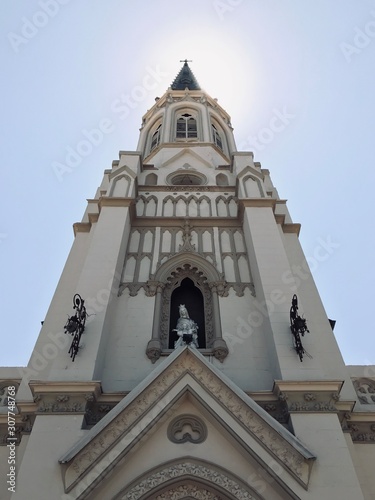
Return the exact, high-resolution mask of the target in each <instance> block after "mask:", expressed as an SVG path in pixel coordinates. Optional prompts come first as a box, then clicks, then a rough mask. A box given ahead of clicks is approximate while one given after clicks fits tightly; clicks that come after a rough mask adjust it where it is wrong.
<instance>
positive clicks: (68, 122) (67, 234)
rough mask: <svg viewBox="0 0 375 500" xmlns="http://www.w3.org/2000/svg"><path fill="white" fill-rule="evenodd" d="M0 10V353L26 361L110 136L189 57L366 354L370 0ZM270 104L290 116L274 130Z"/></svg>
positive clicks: (54, 4)
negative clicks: (73, 162) (284, 203)
mask: <svg viewBox="0 0 375 500" xmlns="http://www.w3.org/2000/svg"><path fill="white" fill-rule="evenodd" d="M42 5H43V6H44V10H43V7H42ZM0 9H1V16H0V40H1V42H0V60H1V69H2V71H1V75H2V77H1V81H2V85H1V89H2V113H1V118H0V119H1V124H2V127H1V131H2V133H1V149H0V159H1V186H2V197H1V214H2V217H1V221H0V255H1V264H0V265H1V298H0V303H1V317H2V323H3V324H2V336H3V338H5V341H3V343H2V346H3V348H2V349H1V355H0V365H24V364H26V363H27V361H28V359H29V356H30V354H31V351H32V348H33V346H34V343H35V340H36V338H37V336H38V333H39V330H40V321H41V320H43V319H44V316H45V314H46V311H47V308H48V306H49V303H50V300H51V298H52V295H53V293H54V290H55V287H56V285H57V282H58V279H59V277H60V274H61V271H62V268H63V265H64V263H65V260H66V258H67V255H68V252H69V249H70V246H71V244H72V241H73V231H72V224H73V223H74V222H76V221H79V220H80V219H81V217H82V214H83V211H84V209H85V206H86V198H91V197H92V196H93V195H94V194H95V191H96V188H97V186H98V185H99V183H100V181H101V178H102V173H103V170H104V169H105V168H110V166H111V163H112V160H114V159H117V158H118V151H119V150H135V149H136V146H137V140H138V129H139V126H140V123H141V117H142V115H143V114H144V113H145V112H146V110H147V109H149V108H150V107H151V106H152V104H153V102H154V98H155V97H156V96H160V95H162V94H163V93H164V92H165V90H166V89H167V88H168V86H169V85H170V83H171V82H172V81H173V79H174V77H175V75H176V74H177V72H178V71H179V69H180V67H181V65H182V64H181V63H180V62H179V60H180V59H185V58H188V59H192V60H193V62H192V63H190V66H191V68H192V70H193V72H194V74H195V76H196V77H197V79H198V81H199V83H200V85H201V87H203V88H204V89H205V90H206V91H207V92H208V93H209V94H210V95H211V96H212V97H217V98H218V99H219V103H220V104H221V105H222V106H223V107H224V108H225V109H226V110H227V111H228V113H229V114H230V115H231V116H232V123H233V126H234V132H235V137H236V140H237V145H238V147H239V149H243V150H252V151H254V155H255V160H256V161H260V162H261V163H262V167H263V168H267V169H269V170H270V171H271V176H272V179H273V182H274V184H275V185H276V187H277V189H278V192H279V195H280V196H281V197H282V198H286V199H288V207H289V210H290V212H291V215H292V217H293V220H294V221H295V222H300V223H301V224H302V231H301V236H300V240H301V242H302V245H303V248H304V250H305V253H306V255H307V256H308V257H309V258H310V262H311V263H312V266H313V268H314V269H313V270H314V277H315V280H316V283H317V285H318V288H319V291H320V293H321V297H322V300H323V304H324V306H325V308H326V311H327V314H328V316H329V317H330V318H333V319H336V320H337V324H336V328H335V335H336V338H337V340H338V343H339V345H340V347H341V350H342V353H343V356H344V359H345V361H346V363H347V364H375V352H374V351H375V349H374V344H375V340H374V339H375V334H374V330H375V327H374V325H373V324H372V321H371V319H372V312H373V298H372V293H373V288H374V284H375V273H374V266H373V255H374V250H373V246H374V230H373V216H374V203H373V200H372V190H373V185H374V180H375V174H374V159H373V156H374V153H373V147H374V143H375V137H374V130H375V126H374V125H375V123H374V122H375V112H374V108H375V106H374V104H375V92H374V88H375V70H374V62H375V1H374V0H331V1H327V0H304V1H303V2H302V1H301V0H243V1H241V0H222V1H219V0H218V1H214V0H191V1H190V2H172V1H170V0H160V1H154V2H151V1H146V0H138V1H137V2H135V1H127V0H105V1H104V0H80V1H79V2H76V1H73V0H71V1H67V0H59V1H58V0H37V1H35V0H19V1H17V2H6V3H5V2H3V3H2V6H1V7H0ZM148 75H150V76H148ZM146 82H147V85H146V86H147V87H148V89H146V90H142V88H143V89H144V88H145V84H146ZM151 87H152V89H151ZM122 94H124V96H122ZM127 95H130V96H131V99H130V101H129V102H130V104H129V105H122V108H121V112H120V111H119V101H121V99H125V100H126V99H127V97H126V96H127ZM280 114H282V115H283V117H284V122H285V123H284V125H285V126H284V127H281V126H278V128H277V130H276V129H275V130H274V131H273V132H272V133H271V134H270V132H269V129H270V127H271V128H272V126H273V125H272V124H274V123H275V119H274V117H275V116H278V115H280ZM103 120H107V123H110V132H109V133H107V134H105V135H104V136H103V140H102V141H100V143H99V144H97V145H96V146H94V147H93V148H92V152H91V153H90V154H88V155H87V156H86V157H84V158H82V161H81V162H80V163H79V164H78V165H77V166H76V167H75V168H74V169H72V171H71V172H66V173H64V174H62V175H60V177H58V176H57V175H56V172H55V171H54V168H53V165H56V163H55V162H60V163H65V157H66V155H67V151H68V149H69V148H76V147H77V145H78V144H79V142H80V141H82V139H84V138H85V131H89V130H92V129H93V128H97V127H98V126H99V124H100V123H101V122H102V121H103ZM278 124H280V121H278ZM265 129H268V131H267V130H266V131H265ZM322 241H323V242H325V243H323V244H322ZM327 242H331V243H333V244H331V247H330V250H329V252H328V254H327V252H326V253H324V252H323V251H322V250H321V248H322V245H323V247H324V245H326V244H327ZM70 312H71V311H66V313H67V314H69V313H70ZM364 319H366V321H364ZM307 320H308V318H307ZM62 326H63V325H62Z"/></svg>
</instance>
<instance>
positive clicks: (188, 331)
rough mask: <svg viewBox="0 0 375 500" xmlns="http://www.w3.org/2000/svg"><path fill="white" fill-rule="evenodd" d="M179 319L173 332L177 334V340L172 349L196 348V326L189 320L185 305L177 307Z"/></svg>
mask: <svg viewBox="0 0 375 500" xmlns="http://www.w3.org/2000/svg"><path fill="white" fill-rule="evenodd" d="M179 311H180V317H179V318H178V320H177V325H176V328H175V329H173V330H172V331H173V332H177V335H178V340H176V342H175V344H174V348H175V349H176V348H177V347H180V346H182V345H191V346H192V347H198V325H197V324H196V322H195V321H193V320H192V319H190V318H189V313H188V311H187V309H186V307H185V304H180V306H179Z"/></svg>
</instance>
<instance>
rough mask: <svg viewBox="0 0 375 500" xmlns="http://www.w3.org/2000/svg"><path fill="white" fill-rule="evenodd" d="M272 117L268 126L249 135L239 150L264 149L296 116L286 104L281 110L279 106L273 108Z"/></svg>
mask: <svg viewBox="0 0 375 500" xmlns="http://www.w3.org/2000/svg"><path fill="white" fill-rule="evenodd" d="M272 113H273V115H272V117H271V119H270V121H269V123H268V126H267V127H263V128H261V129H260V130H259V131H258V133H257V134H256V135H249V136H248V137H247V138H246V139H245V140H244V141H242V142H241V143H240V144H239V146H238V150H239V151H247V150H249V149H250V150H251V151H262V150H263V149H264V148H265V147H266V146H267V145H268V144H270V143H271V142H272V141H273V140H274V138H275V136H276V135H278V134H281V133H282V132H284V130H285V129H286V128H287V127H288V125H290V122H291V121H292V120H293V119H294V118H295V117H296V115H294V114H291V113H289V112H288V111H287V109H286V106H284V107H283V109H282V110H281V111H280V110H279V109H277V108H274V109H273V110H272Z"/></svg>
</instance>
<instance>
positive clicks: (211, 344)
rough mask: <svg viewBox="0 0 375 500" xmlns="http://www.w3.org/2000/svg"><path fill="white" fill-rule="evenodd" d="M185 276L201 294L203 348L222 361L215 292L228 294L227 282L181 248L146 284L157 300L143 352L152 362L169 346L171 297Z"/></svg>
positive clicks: (224, 348) (223, 345) (223, 348)
mask: <svg viewBox="0 0 375 500" xmlns="http://www.w3.org/2000/svg"><path fill="white" fill-rule="evenodd" d="M185 278H189V279H190V280H191V281H192V282H193V283H194V286H195V287H196V288H198V290H199V291H200V292H201V294H202V296H203V306H204V328H205V342H204V343H205V346H204V347H205V348H206V349H210V350H212V351H211V352H212V353H213V354H214V356H215V357H216V358H217V359H219V360H220V361H223V360H224V359H225V357H226V356H227V355H228V348H227V345H226V343H225V341H224V340H223V337H222V331H221V320H220V307H219V299H218V295H221V296H226V295H227V294H228V290H227V286H226V282H225V281H223V278H222V276H221V275H220V274H219V273H218V271H217V270H216V269H215V267H214V266H213V265H212V264H211V263H210V262H209V261H208V260H206V259H204V258H203V257H201V256H200V255H199V254H196V253H193V252H191V251H182V252H180V253H178V254H177V255H174V256H173V257H172V258H170V259H168V260H167V261H166V262H165V263H164V264H162V265H161V266H160V267H159V269H158V270H157V271H156V273H155V275H154V277H153V279H152V280H150V282H149V283H148V290H146V295H149V296H150V295H156V299H155V309H154V319H153V331H152V339H151V340H150V341H149V343H148V346H147V350H146V354H147V356H148V357H149V358H150V359H151V360H152V362H155V361H156V360H157V359H158V358H159V357H160V355H161V352H162V351H163V350H164V351H165V350H168V349H169V335H170V331H171V330H172V329H173V328H174V326H173V325H170V317H171V311H170V307H171V296H172V293H173V292H174V290H175V289H176V288H178V287H179V286H180V285H181V282H182V281H183V280H184V279H185ZM192 319H194V318H192Z"/></svg>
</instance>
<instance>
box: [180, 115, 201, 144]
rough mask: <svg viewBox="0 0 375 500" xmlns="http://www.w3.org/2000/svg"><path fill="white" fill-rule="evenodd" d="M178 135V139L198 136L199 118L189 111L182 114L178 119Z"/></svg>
mask: <svg viewBox="0 0 375 500" xmlns="http://www.w3.org/2000/svg"><path fill="white" fill-rule="evenodd" d="M176 137H177V139H191V138H194V137H198V129H197V120H196V119H195V118H194V117H193V116H191V115H189V114H188V113H185V114H184V115H181V116H180V117H179V118H178V120H177V128H176Z"/></svg>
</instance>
